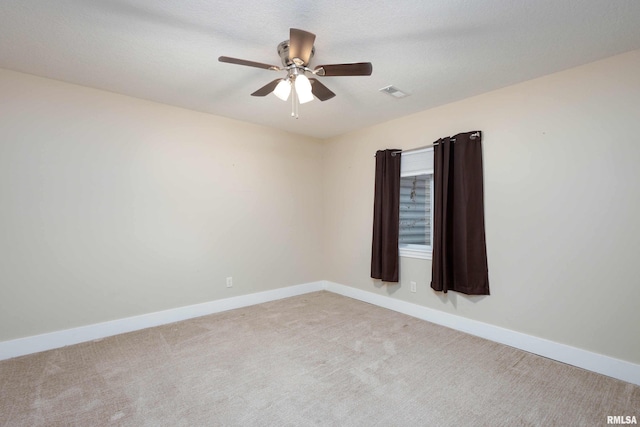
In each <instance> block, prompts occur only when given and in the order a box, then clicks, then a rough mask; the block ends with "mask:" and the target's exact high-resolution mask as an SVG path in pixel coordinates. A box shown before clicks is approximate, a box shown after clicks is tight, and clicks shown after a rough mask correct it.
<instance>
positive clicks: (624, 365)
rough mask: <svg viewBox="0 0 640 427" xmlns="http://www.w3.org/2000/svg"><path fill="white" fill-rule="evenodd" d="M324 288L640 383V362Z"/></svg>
mask: <svg viewBox="0 0 640 427" xmlns="http://www.w3.org/2000/svg"><path fill="white" fill-rule="evenodd" d="M324 283H325V284H324V289H326V290H327V291H330V292H334V293H336V294H340V295H344V296H347V297H350V298H354V299H357V300H360V301H364V302H368V303H370V304H374V305H377V306H379V307H384V308H387V309H389V310H393V311H397V312H400V313H403V314H407V315H409V316H412V317H417V318H418V319H422V320H426V321H429V322H432V323H436V324H438V325H442V326H447V327H449V328H451V329H456V330H458V331H461V332H466V333H468V334H471V335H475V336H478V337H481V338H485V339H488V340H490V341H494V342H498V343H501V344H505V345H508V346H510V347H515V348H519V349H521V350H524V351H528V352H529V353H534V354H538V355H540V356H544V357H548V358H549V359H553V360H557V361H559V362H563V363H567V364H569V365H573V366H577V367H579V368H583V369H586V370H589V371H592V372H597V373H599V374H603V375H606V376H609V377H613V378H617V379H619V380H622V381H626V382H629V383H632V384H637V385H640V365H636V364H634V363H631V362H627V361H624V360H620V359H615V358H613V357H610V356H605V355H602V354H598V353H593V352H590V351H587V350H582V349H579V348H576V347H571V346H568V345H565V344H560V343H557V342H554V341H549V340H546V339H543V338H538V337H534V336H532V335H527V334H523V333H521V332H516V331H512V330H510V329H505V328H501V327H499V326H494V325H490V324H488V323H483V322H479V321H477V320H472V319H468V318H466V317H461V316H456V315H454V314H449V313H445V312H443V311H440V310H434V309H431V308H427V307H424V306H421V305H417V304H412V303H410V302H406V301H401V300H398V299H395V298H391V297H388V296H384V295H379V294H374V293H373V292H368V291H363V290H361V289H356V288H352V287H350V286H345V285H340V284H338V283H333V282H328V281H325V282H324Z"/></svg>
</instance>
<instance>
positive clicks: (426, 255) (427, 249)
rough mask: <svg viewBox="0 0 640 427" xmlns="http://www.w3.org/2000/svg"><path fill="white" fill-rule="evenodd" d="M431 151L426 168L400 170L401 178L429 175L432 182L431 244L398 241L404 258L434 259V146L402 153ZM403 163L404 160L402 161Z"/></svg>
mask: <svg viewBox="0 0 640 427" xmlns="http://www.w3.org/2000/svg"><path fill="white" fill-rule="evenodd" d="M429 152H431V153H430V156H428V157H430V158H431V164H430V165H429V164H427V165H426V166H427V167H425V168H412V169H411V170H409V171H406V170H405V171H402V170H401V172H400V178H406V177H412V176H419V175H429V176H430V179H429V184H430V190H431V191H430V193H429V194H430V196H431V197H430V200H429V202H430V207H431V209H430V210H429V214H430V216H431V217H430V221H429V225H430V230H429V232H430V237H431V245H416V244H412V243H404V244H403V243H398V250H399V255H400V256H401V257H403V258H417V259H432V253H433V147H429V148H422V149H419V150H411V151H403V152H402V153H401V155H402V156H403V157H404V156H418V155H419V154H422V155H423V156H425V154H427V153H429ZM401 165H402V162H401Z"/></svg>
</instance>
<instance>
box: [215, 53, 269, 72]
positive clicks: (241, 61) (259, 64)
mask: <svg viewBox="0 0 640 427" xmlns="http://www.w3.org/2000/svg"><path fill="white" fill-rule="evenodd" d="M218 61H220V62H227V63H229V64H238V65H246V66H247V67H256V68H264V69H265V70H274V71H280V70H281V68H280V67H277V66H275V65H269V64H263V63H262V62H254V61H247V60H246V59H238V58H230V57H228V56H220V57H218Z"/></svg>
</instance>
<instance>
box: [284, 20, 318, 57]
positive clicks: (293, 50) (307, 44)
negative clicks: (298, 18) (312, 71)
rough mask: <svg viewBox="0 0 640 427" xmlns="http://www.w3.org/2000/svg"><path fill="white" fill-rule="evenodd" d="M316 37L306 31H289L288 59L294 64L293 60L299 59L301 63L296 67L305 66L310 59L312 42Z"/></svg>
mask: <svg viewBox="0 0 640 427" xmlns="http://www.w3.org/2000/svg"><path fill="white" fill-rule="evenodd" d="M315 40H316V35H315V34H313V33H310V32H308V31H304V30H299V29H297V28H291V29H290V30H289V58H291V60H292V61H293V62H294V63H295V62H296V61H295V58H299V59H300V60H301V61H302V63H301V64H296V65H307V64H308V63H309V60H310V59H311V51H312V50H313V42H314V41H315Z"/></svg>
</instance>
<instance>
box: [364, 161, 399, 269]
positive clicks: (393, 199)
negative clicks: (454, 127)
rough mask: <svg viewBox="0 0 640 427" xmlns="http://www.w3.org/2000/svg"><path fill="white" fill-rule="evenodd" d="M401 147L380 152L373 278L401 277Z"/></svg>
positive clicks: (374, 224) (372, 263)
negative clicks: (399, 246)
mask: <svg viewBox="0 0 640 427" xmlns="http://www.w3.org/2000/svg"><path fill="white" fill-rule="evenodd" d="M394 151H396V152H399V151H400V150H398V149H389V150H380V151H377V152H376V179H375V188H374V199H373V241H372V244H371V277H372V278H374V279H381V280H382V281H384V282H397V281H398V276H399V270H400V267H399V264H400V261H399V250H398V233H399V227H400V225H399V223H400V158H401V156H400V155H399V154H394Z"/></svg>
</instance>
